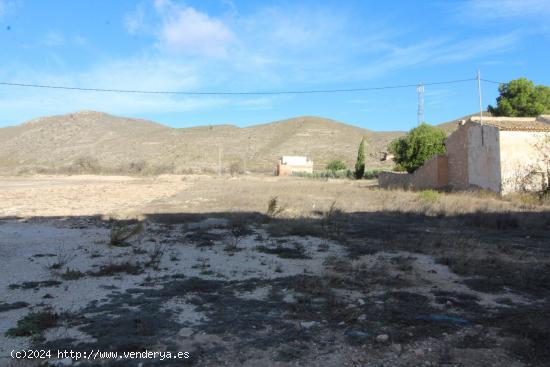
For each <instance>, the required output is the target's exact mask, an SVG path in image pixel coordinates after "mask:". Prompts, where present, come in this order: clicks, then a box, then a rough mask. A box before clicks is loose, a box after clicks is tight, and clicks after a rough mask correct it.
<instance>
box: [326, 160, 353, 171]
mask: <svg viewBox="0 0 550 367" xmlns="http://www.w3.org/2000/svg"><path fill="white" fill-rule="evenodd" d="M347 168H348V167H347V166H346V164H345V163H344V162H343V161H341V160H333V161H330V162H329V163H328V164H327V170H329V171H332V172H334V171H342V170H346V169H347Z"/></svg>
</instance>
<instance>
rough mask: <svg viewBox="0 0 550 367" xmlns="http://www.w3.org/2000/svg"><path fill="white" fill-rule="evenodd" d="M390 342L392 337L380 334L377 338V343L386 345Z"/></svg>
mask: <svg viewBox="0 0 550 367" xmlns="http://www.w3.org/2000/svg"><path fill="white" fill-rule="evenodd" d="M388 340H390V336H389V335H388V334H380V335H378V336H377V337H376V341H377V342H379V343H385V342H387V341H388Z"/></svg>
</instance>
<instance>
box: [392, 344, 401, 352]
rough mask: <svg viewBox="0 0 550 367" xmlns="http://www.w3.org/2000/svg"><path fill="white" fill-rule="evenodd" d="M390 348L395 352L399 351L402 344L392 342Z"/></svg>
mask: <svg viewBox="0 0 550 367" xmlns="http://www.w3.org/2000/svg"><path fill="white" fill-rule="evenodd" d="M391 349H392V350H393V351H394V352H396V353H401V352H402V351H403V346H402V345H401V344H392V345H391Z"/></svg>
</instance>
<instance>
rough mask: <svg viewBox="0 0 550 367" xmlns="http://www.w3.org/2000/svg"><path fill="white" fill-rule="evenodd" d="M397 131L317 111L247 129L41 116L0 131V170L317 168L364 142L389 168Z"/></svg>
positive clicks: (372, 161)
mask: <svg viewBox="0 0 550 367" xmlns="http://www.w3.org/2000/svg"><path fill="white" fill-rule="evenodd" d="M403 134H404V132H401V131H386V132H384V131H373V130H369V129H364V128H361V127H358V126H355V125H351V124H347V123H344V122H341V121H337V120H332V119H328V118H323V117H318V116H308V115H306V116H297V117H293V118H289V119H283V120H277V121H273V122H269V123H259V124H255V125H250V126H246V127H239V126H235V125H231V124H220V125H202V126H194V127H185V128H174V127H169V126H166V125H163V124H160V123H157V122H155V121H150V120H145V119H138V118H127V117H121V116H115V115H111V114H108V113H105V112H99V111H89V110H85V111H77V112H73V113H68V114H64V115H53V116H44V117H39V118H35V119H31V120H29V121H26V122H23V123H22V124H19V125H15V126H10V127H4V128H0V173H3V174H11V173H65V172H66V173H88V172H90V173H163V172H167V173H185V172H216V171H217V170H218V169H219V156H220V157H221V163H222V168H223V169H224V170H243V169H247V170H251V171H260V172H272V171H273V169H274V167H275V164H276V162H277V159H278V157H280V156H282V155H305V156H308V157H310V158H311V159H313V161H314V163H315V166H316V167H317V168H322V167H323V166H324V165H326V164H327V163H328V162H329V161H330V160H334V159H341V160H343V161H345V162H346V163H347V164H348V165H349V166H350V167H352V166H353V163H354V160H355V157H356V155H357V146H358V144H359V142H360V141H361V139H362V138H363V137H365V138H366V139H367V149H366V151H367V167H368V168H381V167H391V165H392V162H387V161H386V162H383V161H380V159H379V152H380V151H384V150H386V148H387V145H388V143H389V142H390V141H391V140H393V139H395V138H396V137H398V136H402V135H403Z"/></svg>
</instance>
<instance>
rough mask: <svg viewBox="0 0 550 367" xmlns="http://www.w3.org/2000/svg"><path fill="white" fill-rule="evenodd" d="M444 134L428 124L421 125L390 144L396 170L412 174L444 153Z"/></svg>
mask: <svg viewBox="0 0 550 367" xmlns="http://www.w3.org/2000/svg"><path fill="white" fill-rule="evenodd" d="M445 138H446V135H445V132H444V131H443V130H441V129H440V128H437V127H435V126H431V125H428V124H425V123H423V124H421V125H420V126H418V127H415V128H414V129H412V130H411V131H409V132H408V133H407V135H405V136H403V137H401V138H398V139H396V140H394V141H392V142H391V143H390V146H389V151H390V153H392V154H393V155H394V161H395V163H397V166H398V168H400V169H404V170H406V171H407V172H409V173H412V172H414V171H415V170H416V169H417V168H418V167H420V166H421V165H422V164H424V162H426V161H427V160H428V159H430V158H431V157H433V156H434V155H436V154H441V153H445V144H444V142H445Z"/></svg>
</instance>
